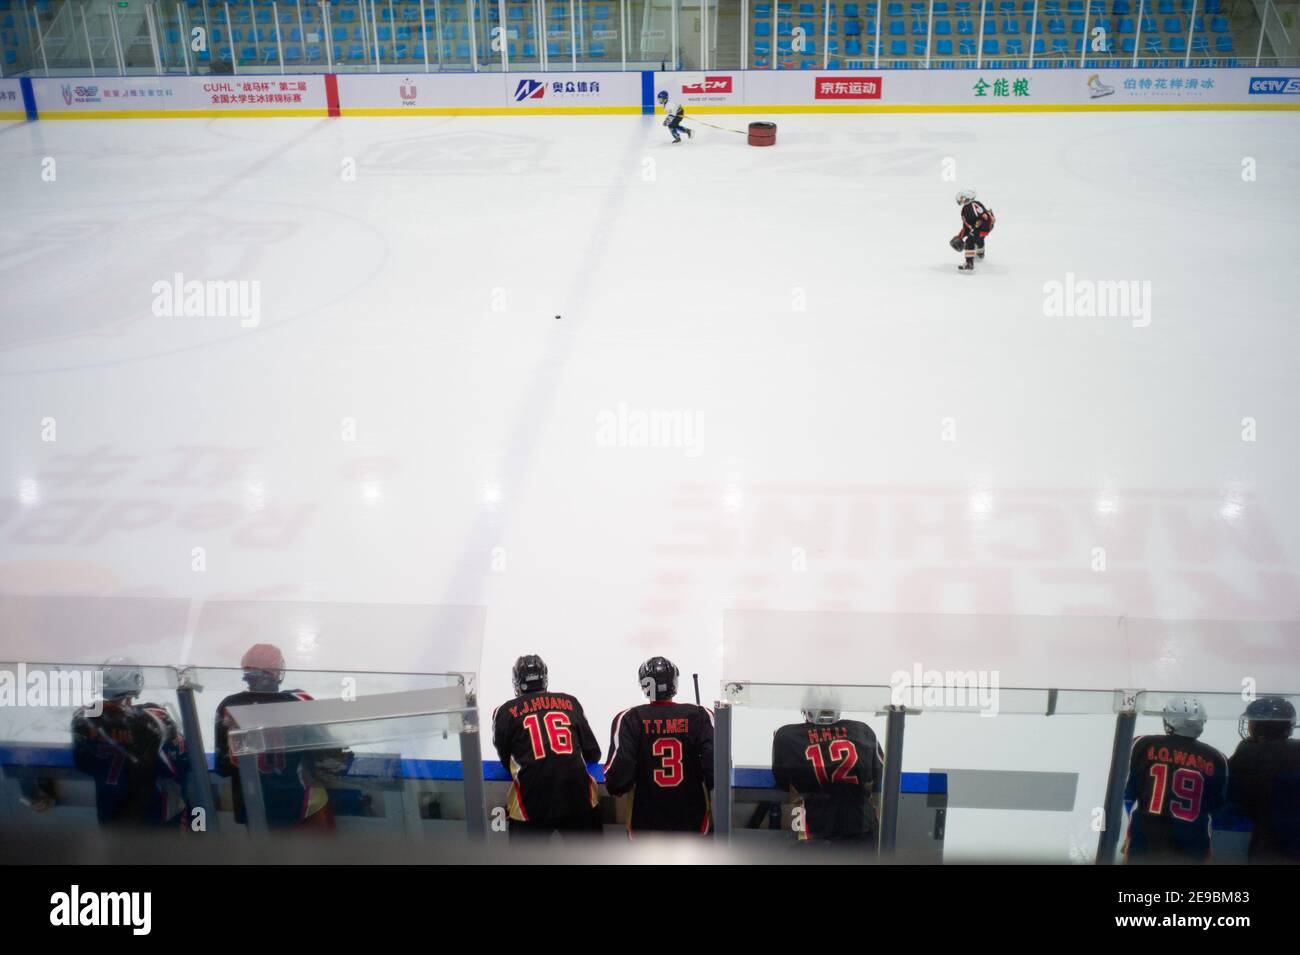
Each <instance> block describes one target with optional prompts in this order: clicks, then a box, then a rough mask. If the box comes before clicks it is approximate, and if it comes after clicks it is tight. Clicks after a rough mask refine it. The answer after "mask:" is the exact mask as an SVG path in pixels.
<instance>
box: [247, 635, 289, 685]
mask: <svg viewBox="0 0 1300 955" xmlns="http://www.w3.org/2000/svg"><path fill="white" fill-rule="evenodd" d="M239 665H240V666H241V667H243V668H244V670H245V671H246V672H245V677H247V675H248V674H247V671H249V670H253V671H255V672H256V673H258V674H265V675H266V676H267V677H269V678H271V679H272V680H274V681H275V682H276V683H279V682H280V681H281V680H283V679H284V654H283V653H281V652H280V648H279V647H277V646H274V645H273V644H270V643H256V644H254V645H253V646H251V647H249V648H248V652H247V653H245V654H244V658H243V659H242V660H240V661H239Z"/></svg>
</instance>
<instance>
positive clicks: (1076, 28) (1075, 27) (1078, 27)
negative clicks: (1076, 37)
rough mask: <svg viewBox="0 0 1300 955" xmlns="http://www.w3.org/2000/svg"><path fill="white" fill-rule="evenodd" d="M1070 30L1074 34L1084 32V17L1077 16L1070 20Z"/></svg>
mask: <svg viewBox="0 0 1300 955" xmlns="http://www.w3.org/2000/svg"><path fill="white" fill-rule="evenodd" d="M1070 32H1071V33H1074V34H1081V33H1083V17H1076V18H1075V19H1073V20H1071V21H1070Z"/></svg>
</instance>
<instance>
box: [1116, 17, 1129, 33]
mask: <svg viewBox="0 0 1300 955" xmlns="http://www.w3.org/2000/svg"><path fill="white" fill-rule="evenodd" d="M1115 32H1116V33H1118V34H1121V35H1122V34H1125V33H1132V32H1133V20H1132V19H1131V18H1129V17H1124V18H1123V19H1121V20H1120V21H1119V26H1117V27H1116V28H1115Z"/></svg>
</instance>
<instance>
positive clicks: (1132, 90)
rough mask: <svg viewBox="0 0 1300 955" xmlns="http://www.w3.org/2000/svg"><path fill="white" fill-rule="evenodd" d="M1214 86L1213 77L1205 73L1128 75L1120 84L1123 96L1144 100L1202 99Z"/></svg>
mask: <svg viewBox="0 0 1300 955" xmlns="http://www.w3.org/2000/svg"><path fill="white" fill-rule="evenodd" d="M1215 88H1216V85H1215V82H1214V77H1213V76H1210V75H1208V74H1206V73H1196V74H1192V75H1185V74H1184V75H1178V74H1165V75H1164V76H1159V75H1155V76H1140V77H1139V76H1129V77H1125V79H1124V82H1123V83H1121V84H1120V89H1121V90H1122V92H1123V98H1125V99H1146V100H1161V99H1162V100H1186V99H1204V98H1205V96H1206V94H1207V93H1212V92H1213V91H1214V90H1215Z"/></svg>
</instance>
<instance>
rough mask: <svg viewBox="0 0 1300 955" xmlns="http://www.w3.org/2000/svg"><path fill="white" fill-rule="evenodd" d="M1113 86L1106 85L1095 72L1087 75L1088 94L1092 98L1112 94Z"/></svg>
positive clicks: (1113, 93)
mask: <svg viewBox="0 0 1300 955" xmlns="http://www.w3.org/2000/svg"><path fill="white" fill-rule="evenodd" d="M1114 95H1115V87H1113V86H1107V85H1106V84H1105V83H1103V82H1102V81H1101V77H1100V76H1098V75H1097V74H1096V73H1093V74H1092V76H1090V77H1088V96H1089V97H1091V98H1092V99H1101V98H1102V97H1103V96H1114Z"/></svg>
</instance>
